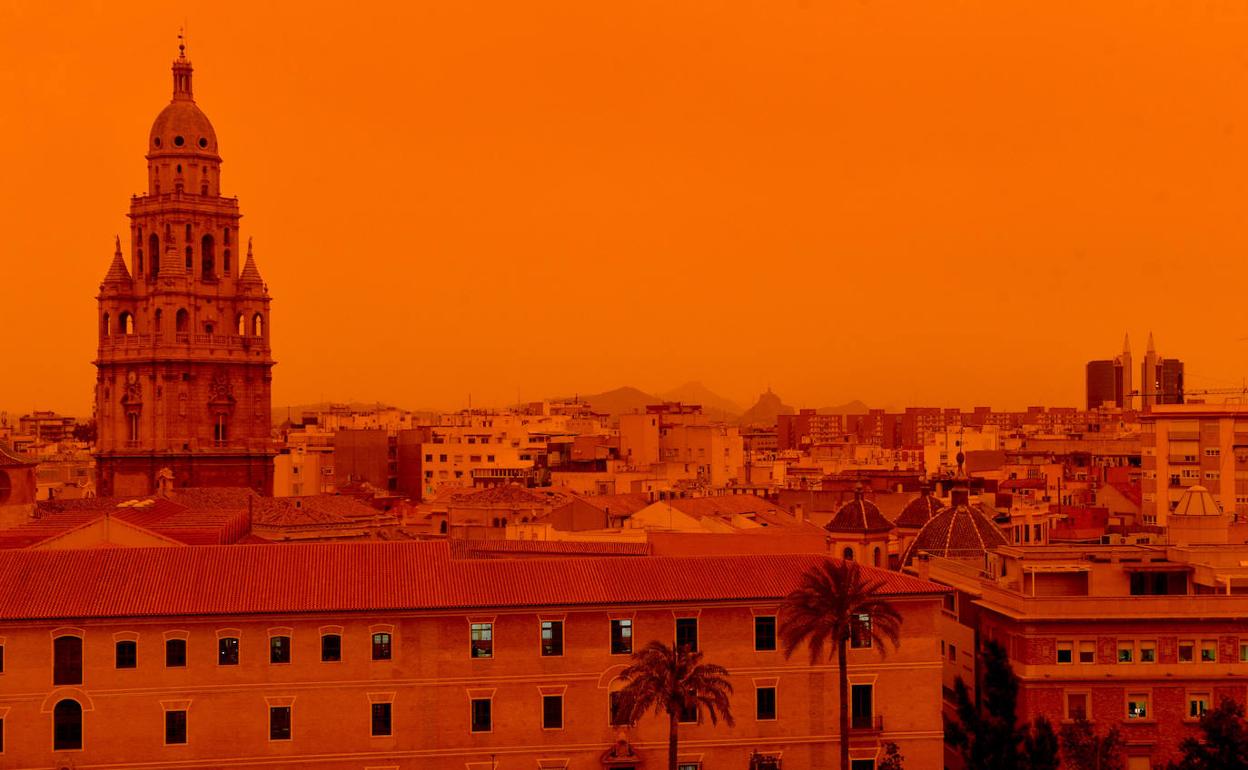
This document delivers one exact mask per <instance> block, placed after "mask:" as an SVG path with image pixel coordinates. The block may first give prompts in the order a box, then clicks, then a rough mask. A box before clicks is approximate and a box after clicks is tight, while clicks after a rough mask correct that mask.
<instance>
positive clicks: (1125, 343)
mask: <svg viewBox="0 0 1248 770" xmlns="http://www.w3.org/2000/svg"><path fill="white" fill-rule="evenodd" d="M1122 352H1123V353H1126V354H1127V355H1131V335H1130V334H1128V333H1126V332H1123V334H1122Z"/></svg>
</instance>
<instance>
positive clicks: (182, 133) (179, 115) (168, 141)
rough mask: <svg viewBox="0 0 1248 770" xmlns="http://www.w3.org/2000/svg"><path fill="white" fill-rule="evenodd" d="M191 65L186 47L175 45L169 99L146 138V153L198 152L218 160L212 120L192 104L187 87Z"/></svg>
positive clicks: (202, 156) (193, 102) (205, 156)
mask: <svg viewBox="0 0 1248 770" xmlns="http://www.w3.org/2000/svg"><path fill="white" fill-rule="evenodd" d="M193 74H194V69H193V68H192V67H191V61H190V60H189V59H187V58H186V47H185V46H182V45H179V46H178V58H177V59H174V61H173V100H172V101H170V102H169V104H168V106H166V107H165V108H164V109H163V110H161V111H160V114H159V115H157V116H156V120H155V121H153V122H152V130H151V133H150V134H149V135H148V138H147V153H148V157H153V156H178V157H185V156H192V157H194V156H198V157H201V158H208V159H211V160H218V161H219V160H220V159H221V158H220V156H218V155H217V132H216V131H214V130H213V128H212V121H210V120H208V116H207V115H205V114H204V111H203V110H201V109H200V108H199V105H197V104H195V95H194V92H193V91H192V90H191V76H192V75H193Z"/></svg>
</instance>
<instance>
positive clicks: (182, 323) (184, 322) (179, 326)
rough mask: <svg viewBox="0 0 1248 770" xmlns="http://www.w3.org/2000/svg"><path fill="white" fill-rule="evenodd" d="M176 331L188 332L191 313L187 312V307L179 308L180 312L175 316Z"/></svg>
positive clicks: (180, 332) (179, 332)
mask: <svg viewBox="0 0 1248 770" xmlns="http://www.w3.org/2000/svg"><path fill="white" fill-rule="evenodd" d="M173 323H174V327H173V329H174V331H176V332H177V333H178V334H186V333H187V332H188V331H190V327H191V314H190V313H188V312H186V308H184V307H183V308H178V314H177V315H176V316H174V319H173Z"/></svg>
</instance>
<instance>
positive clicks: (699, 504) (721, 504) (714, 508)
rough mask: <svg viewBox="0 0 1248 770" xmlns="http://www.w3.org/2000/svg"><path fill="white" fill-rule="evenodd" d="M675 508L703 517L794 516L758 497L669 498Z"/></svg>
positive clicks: (690, 514)
mask: <svg viewBox="0 0 1248 770" xmlns="http://www.w3.org/2000/svg"><path fill="white" fill-rule="evenodd" d="M666 502H667V503H670V504H671V506H672V507H673V508H675V509H676V510H678V511H680V512H681V513H684V514H687V515H689V516H693V517H695V518H701V517H702V516H732V515H734V514H749V513H753V514H760V513H781V514H784V515H785V516H790V517H791V516H792V514H790V513H789V512H788V511H786V510H784V509H783V508H780V507H779V506H776V505H772V504H771V503H769V502H767V501H766V500H764V499H763V498H761V497H759V496H758V495H709V496H707V497H674V498H668V499H667V500H666Z"/></svg>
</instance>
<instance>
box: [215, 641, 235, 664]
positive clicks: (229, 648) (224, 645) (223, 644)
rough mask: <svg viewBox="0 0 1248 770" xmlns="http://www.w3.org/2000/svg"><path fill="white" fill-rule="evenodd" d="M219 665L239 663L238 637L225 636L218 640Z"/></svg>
mask: <svg viewBox="0 0 1248 770" xmlns="http://www.w3.org/2000/svg"><path fill="white" fill-rule="evenodd" d="M217 665H218V666H237V665H238V637H236V636H223V637H221V638H220V639H218V640H217Z"/></svg>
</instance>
